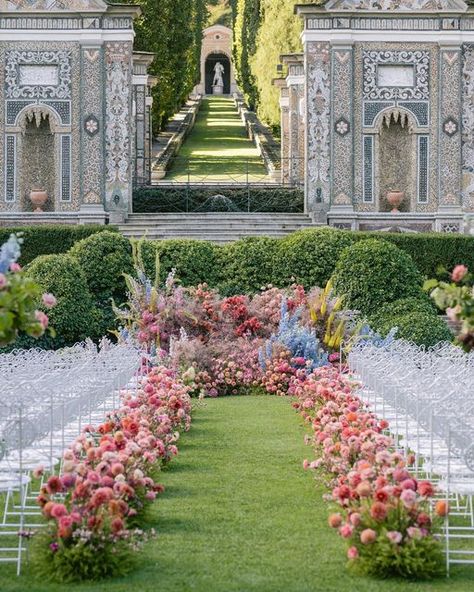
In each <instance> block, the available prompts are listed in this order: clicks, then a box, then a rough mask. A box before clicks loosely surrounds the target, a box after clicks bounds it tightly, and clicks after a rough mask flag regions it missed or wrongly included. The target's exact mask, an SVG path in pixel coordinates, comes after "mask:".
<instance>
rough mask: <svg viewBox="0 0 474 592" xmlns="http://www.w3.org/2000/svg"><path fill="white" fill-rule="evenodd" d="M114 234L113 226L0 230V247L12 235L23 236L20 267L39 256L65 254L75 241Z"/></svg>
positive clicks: (56, 226)
mask: <svg viewBox="0 0 474 592" xmlns="http://www.w3.org/2000/svg"><path fill="white" fill-rule="evenodd" d="M106 229H107V230H108V231H110V232H116V231H117V229H116V228H115V227H114V226H100V225H94V224H87V225H84V226H73V225H66V224H65V225H60V224H44V225H38V226H18V227H10V228H0V245H2V244H3V243H4V242H5V241H6V240H7V239H8V237H9V236H10V234H12V233H15V234H17V233H21V234H22V235H23V245H22V247H21V259H20V263H21V265H26V264H27V263H30V262H31V261H33V259H36V257H39V256H40V255H52V254H56V253H66V251H68V250H69V249H70V248H71V247H72V246H73V245H74V244H75V243H77V241H80V240H82V239H83V238H87V237H88V236H91V235H92V234H96V233H97V232H103V231H104V230H106Z"/></svg>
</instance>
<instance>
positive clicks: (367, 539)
mask: <svg viewBox="0 0 474 592" xmlns="http://www.w3.org/2000/svg"><path fill="white" fill-rule="evenodd" d="M376 538H377V533H376V532H375V530H372V529H371V528H366V529H365V530H363V531H362V532H361V533H360V542H361V543H362V544H363V545H370V544H371V543H373V542H374V541H375V539H376Z"/></svg>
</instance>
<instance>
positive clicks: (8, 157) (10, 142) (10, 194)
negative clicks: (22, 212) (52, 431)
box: [5, 135, 16, 202]
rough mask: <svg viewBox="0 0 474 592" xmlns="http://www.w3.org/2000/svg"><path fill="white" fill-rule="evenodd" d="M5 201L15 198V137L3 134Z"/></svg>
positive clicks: (11, 200)
mask: <svg viewBox="0 0 474 592" xmlns="http://www.w3.org/2000/svg"><path fill="white" fill-rule="evenodd" d="M5 161H6V162H5V201H8V202H13V201H15V198H16V172H15V164H16V137H15V136H13V135H8V136H5Z"/></svg>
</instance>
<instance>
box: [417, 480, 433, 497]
mask: <svg viewBox="0 0 474 592" xmlns="http://www.w3.org/2000/svg"><path fill="white" fill-rule="evenodd" d="M418 493H419V494H420V495H421V496H422V497H433V495H434V493H435V490H434V487H433V484H432V483H430V482H429V481H420V482H419V483H418Z"/></svg>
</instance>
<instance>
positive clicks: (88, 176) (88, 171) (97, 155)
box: [81, 47, 104, 204]
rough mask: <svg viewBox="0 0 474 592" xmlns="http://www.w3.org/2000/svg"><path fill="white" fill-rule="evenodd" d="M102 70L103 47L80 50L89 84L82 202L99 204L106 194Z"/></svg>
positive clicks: (84, 104)
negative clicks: (104, 182) (104, 188)
mask: <svg viewBox="0 0 474 592" xmlns="http://www.w3.org/2000/svg"><path fill="white" fill-rule="evenodd" d="M102 67H103V52H102V50H101V49H100V48H98V47H84V48H83V49H82V50H81V68H82V78H83V80H86V81H87V83H86V84H83V85H82V86H81V111H82V114H83V124H82V135H81V146H82V150H81V157H82V162H81V167H82V172H81V178H82V186H81V201H82V202H83V203H84V202H86V203H98V204H100V203H102V200H103V193H104V191H103V174H104V169H103V155H102V150H103V146H102V140H103V134H102V128H103V125H102V122H103V117H102V107H103V82H102ZM86 196H87V197H86Z"/></svg>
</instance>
